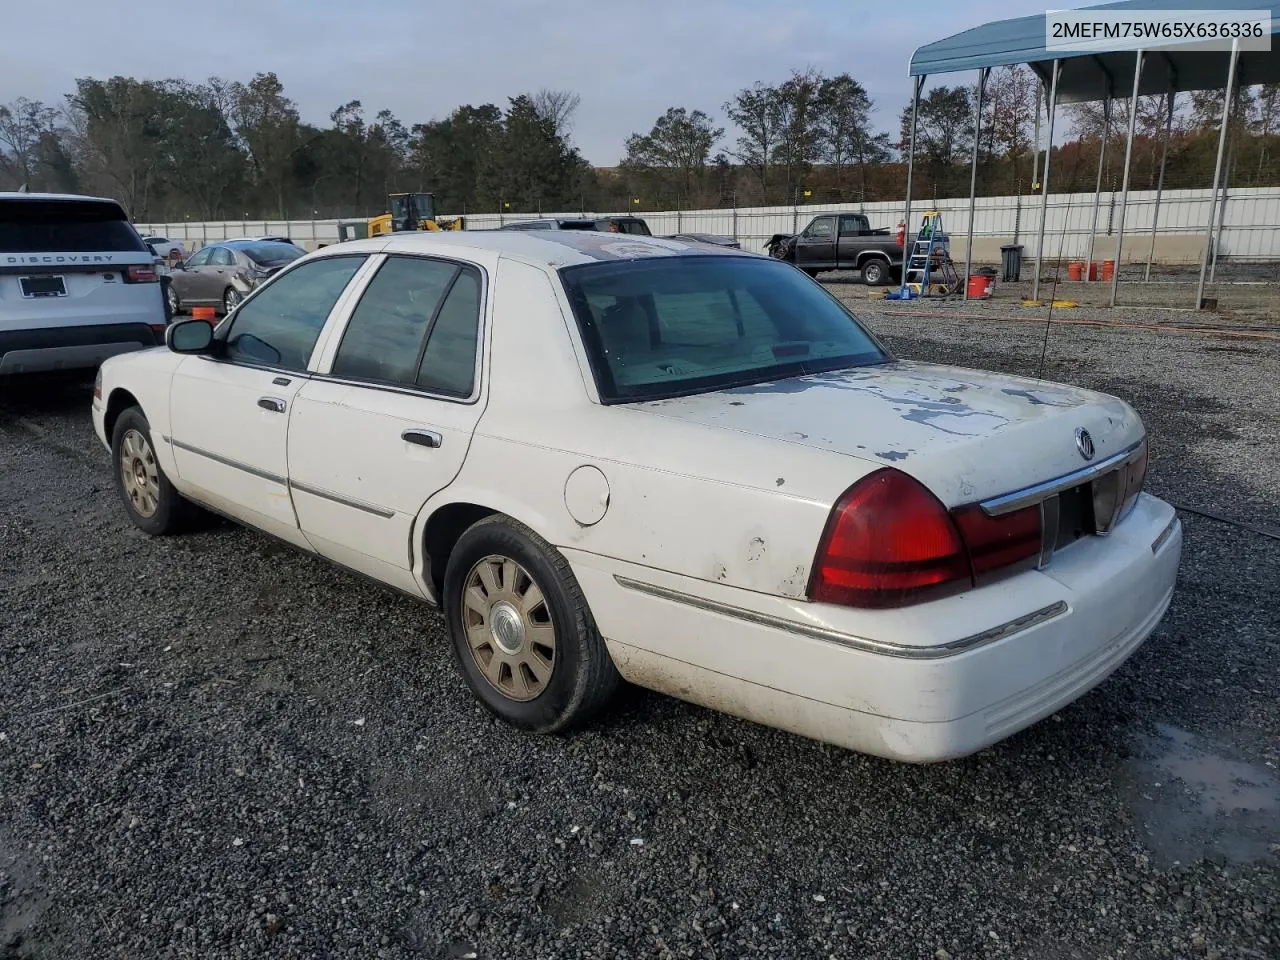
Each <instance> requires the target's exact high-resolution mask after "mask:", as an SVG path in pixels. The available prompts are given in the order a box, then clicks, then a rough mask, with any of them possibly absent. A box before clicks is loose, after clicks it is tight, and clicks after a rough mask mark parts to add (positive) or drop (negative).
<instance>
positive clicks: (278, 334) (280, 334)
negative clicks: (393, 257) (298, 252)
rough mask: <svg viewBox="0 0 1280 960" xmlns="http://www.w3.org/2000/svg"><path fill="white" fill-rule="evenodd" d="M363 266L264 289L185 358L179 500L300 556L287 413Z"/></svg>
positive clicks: (327, 263)
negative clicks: (207, 346)
mask: <svg viewBox="0 0 1280 960" xmlns="http://www.w3.org/2000/svg"><path fill="white" fill-rule="evenodd" d="M366 260H367V257H366V256H364V255H359V254H349V255H342V256H332V257H323V258H319V259H316V260H313V261H310V262H308V263H302V264H300V265H299V266H297V267H296V268H294V269H293V270H290V271H288V272H287V273H282V274H280V276H279V277H278V278H277V279H276V280H275V281H274V282H272V283H270V284H266V285H264V286H263V287H262V288H261V290H260V291H259V292H258V293H257V295H256V296H253V297H251V298H249V299H247V300H246V301H245V302H244V303H243V304H241V306H240V308H239V310H237V311H236V312H235V313H234V314H232V315H231V318H230V321H229V323H224V324H223V325H222V327H220V328H219V330H218V332H217V335H216V339H215V341H214V344H213V348H212V350H211V351H210V354H209V355H199V356H191V357H187V358H186V359H184V360H183V361H182V363H181V364H179V366H178V368H177V370H176V371H175V373H174V376H173V380H172V384H171V387H170V393H169V421H170V436H169V438H168V440H169V442H170V443H171V444H172V447H173V456H174V463H175V465H176V468H177V474H178V481H179V484H180V486H181V489H182V491H183V492H184V493H187V494H188V495H190V496H191V497H193V498H194V499H196V500H199V501H201V502H203V503H205V504H206V505H208V506H211V507H213V508H215V509H217V510H219V511H221V512H223V513H226V514H228V515H230V516H232V517H234V518H236V519H238V520H242V521H244V522H245V523H248V524H250V525H252V526H255V527H258V528H260V529H262V530H265V531H266V532H268V533H271V534H274V535H275V536H278V537H281V538H282V539H284V540H287V541H289V542H291V543H295V544H297V545H299V546H307V542H306V539H305V538H304V537H303V536H302V534H301V532H300V531H299V529H298V521H297V517H296V516H295V514H294V512H293V504H292V501H291V499H290V496H289V488H288V462H287V448H286V440H287V436H288V425H289V411H290V407H291V405H292V403H293V400H294V397H295V396H296V394H297V393H298V390H299V388H300V387H301V386H302V384H303V383H304V382H305V380H306V377H307V375H308V374H307V364H308V362H309V361H310V358H311V356H312V354H313V352H314V351H315V348H316V344H317V341H318V339H319V337H320V334H321V331H322V330H323V329H324V326H325V323H326V321H327V320H328V317H329V315H330V313H331V312H333V310H334V307H335V306H336V305H337V304H338V303H339V302H340V300H341V298H342V296H343V293H344V291H345V290H346V289H347V287H348V285H349V284H350V283H351V281H352V278H353V277H355V276H356V274H357V272H358V271H359V269H360V267H361V266H362V265H364V263H365V262H366Z"/></svg>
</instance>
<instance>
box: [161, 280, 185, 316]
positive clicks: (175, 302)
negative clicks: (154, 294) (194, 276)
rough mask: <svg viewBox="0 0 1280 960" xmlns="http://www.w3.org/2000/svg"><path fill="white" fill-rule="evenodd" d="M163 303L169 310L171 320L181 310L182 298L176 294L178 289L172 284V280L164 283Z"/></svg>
mask: <svg viewBox="0 0 1280 960" xmlns="http://www.w3.org/2000/svg"><path fill="white" fill-rule="evenodd" d="M164 294H165V303H166V305H167V309H168V311H169V319H170V320H172V319H173V318H174V317H176V316H177V315H178V314H180V313H181V312H182V298H181V297H180V296H178V290H177V288H176V287H174V285H173V281H170V282H169V283H167V284H165V291H164Z"/></svg>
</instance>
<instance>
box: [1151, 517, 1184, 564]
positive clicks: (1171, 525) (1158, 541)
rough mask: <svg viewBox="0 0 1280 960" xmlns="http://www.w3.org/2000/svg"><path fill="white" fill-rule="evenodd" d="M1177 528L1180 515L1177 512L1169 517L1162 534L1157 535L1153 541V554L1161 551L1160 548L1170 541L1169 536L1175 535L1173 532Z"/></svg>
mask: <svg viewBox="0 0 1280 960" xmlns="http://www.w3.org/2000/svg"><path fill="white" fill-rule="evenodd" d="M1177 529H1178V515H1177V514H1176V513H1175V514H1174V515H1173V516H1172V517H1171V518H1170V519H1169V522H1168V523H1167V524H1166V525H1165V528H1164V529H1163V530H1161V531H1160V536H1158V537H1156V538H1155V539H1154V540H1152V541H1151V552H1152V553H1153V554H1155V553H1159V552H1160V548H1161V547H1163V546H1164V545H1165V544H1166V543H1168V542H1169V538H1170V537H1172V536H1173V532H1174V531H1175V530H1177Z"/></svg>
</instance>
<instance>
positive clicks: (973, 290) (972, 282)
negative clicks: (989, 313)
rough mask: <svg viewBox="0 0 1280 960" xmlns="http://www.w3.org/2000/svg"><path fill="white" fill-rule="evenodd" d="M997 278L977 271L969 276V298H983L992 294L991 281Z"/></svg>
mask: <svg viewBox="0 0 1280 960" xmlns="http://www.w3.org/2000/svg"><path fill="white" fill-rule="evenodd" d="M994 279H995V278H994V277H992V276H989V275H987V274H985V273H975V274H972V275H970V277H969V299H970V300H982V299H984V298H986V297H989V296H991V281H992V280H994Z"/></svg>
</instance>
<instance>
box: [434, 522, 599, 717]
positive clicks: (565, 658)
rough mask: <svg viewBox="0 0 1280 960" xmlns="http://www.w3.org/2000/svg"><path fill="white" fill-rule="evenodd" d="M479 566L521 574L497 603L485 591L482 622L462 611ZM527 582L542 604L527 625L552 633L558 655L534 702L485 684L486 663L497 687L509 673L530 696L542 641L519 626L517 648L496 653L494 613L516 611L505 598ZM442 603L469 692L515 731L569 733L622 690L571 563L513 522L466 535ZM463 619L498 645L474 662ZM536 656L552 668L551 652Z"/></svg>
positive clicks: (485, 525) (479, 526)
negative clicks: (510, 567)
mask: <svg viewBox="0 0 1280 960" xmlns="http://www.w3.org/2000/svg"><path fill="white" fill-rule="evenodd" d="M491 558H498V559H499V562H496V563H495V562H491ZM482 561H483V562H484V563H485V564H486V565H487V566H488V569H489V574H490V577H491V578H492V577H501V574H502V568H503V567H505V566H506V564H505V563H501V562H500V561H514V563H515V564H516V565H518V567H519V568H523V569H522V570H520V571H517V572H516V575H515V578H514V580H515V582H513V583H506V582H505V579H504V580H502V582H500V587H501V588H502V589H500V590H498V591H497V592H496V593H495V594H493V595H492V597H490V596H488V595H487V594H488V591H487V590H485V592H484V593H483V594H481V595H479V596H478V597H477V599H478V600H480V601H481V605H482V606H483V605H484V604H488V606H487V607H486V608H485V613H484V615H481V612H480V610H478V609H477V608H476V607H475V606H472V607H467V606H466V605H465V604H464V595H465V592H466V590H467V588H468V584H469V582H471V581H472V578H473V574H474V576H475V577H476V578H479V579H480V580H481V581H483V578H482V574H481V569H482V568H481V564H482ZM524 577H527V578H528V580H529V581H531V582H532V583H533V584H534V585H535V586H536V588H537V589H538V590H539V591H540V592H541V597H542V602H541V604H540V605H537V606H535V607H533V608H530V609H531V611H532V612H531V613H530V614H528V616H529V619H528V620H526V621H524V622H525V623H526V624H532V625H533V626H536V627H539V628H545V627H547V626H549V627H551V628H552V629H553V630H554V634H553V637H554V648H553V656H552V657H551V658H550V660H549V663H550V669H549V676H547V677H546V678H545V680H544V681H543V683H544V685H543V686H542V688H541V689H540V690H538V691H537V692H536V694H531V695H530V696H529V697H526V698H519V697H517V696H515V695H514V694H511V693H508V692H504V690H502V689H500V688H499V686H497V685H496V684H495V683H494V682H493V681H491V680H490V679H489V678H488V677H486V675H485V672H484V669H482V666H481V662H482V661H485V660H487V662H488V663H489V664H494V663H495V660H496V661H497V663H496V664H495V666H494V669H495V671H496V672H497V673H498V675H499V680H501V679H502V678H503V676H504V671H505V677H506V678H507V681H508V683H509V684H511V685H513V686H524V687H525V688H526V692H528V690H529V688H530V686H531V685H530V684H529V682H528V681H529V679H530V678H534V674H532V673H530V672H523V671H527V669H528V668H527V666H526V665H527V664H528V663H529V662H530V661H529V656H530V655H531V652H532V651H534V649H535V647H537V646H538V645H537V641H534V640H532V639H531V638H528V637H526V634H525V631H526V629H527V628H526V627H524V626H522V627H521V628H520V639H519V644H518V648H517V649H516V650H515V651H514V652H508V653H506V654H505V655H504V652H503V651H502V650H501V649H500V648H499V646H498V644H499V643H500V642H502V641H501V639H500V635H501V631H500V629H499V626H495V624H496V623H497V620H496V618H495V611H497V610H498V608H499V607H500V606H501V605H502V604H504V603H506V604H507V606H508V607H509V608H511V609H512V610H514V609H515V606H514V604H513V603H508V602H507V600H506V599H504V598H505V597H508V596H510V595H511V594H513V593H516V592H519V590H520V587H521V585H523V579H524ZM476 588H479V589H484V588H483V585H482V582H481V583H476V584H475V585H474V586H473V589H476ZM526 589H527V588H526ZM443 600H444V614H445V622H446V623H447V624H448V625H449V636H450V640H451V646H452V648H453V655H454V660H455V662H456V663H457V665H458V669H459V670H460V671H461V672H462V676H463V678H464V679H465V680H466V682H467V686H469V687H470V688H471V692H472V693H473V694H475V697H476V699H477V700H479V701H480V702H481V704H483V705H484V706H485V708H486V709H488V710H489V711H490V712H491V713H493V714H495V715H496V716H498V717H500V718H502V719H503V720H505V721H506V722H507V723H509V724H511V725H512V726H515V727H518V728H520V729H523V730H531V731H534V732H537V733H558V732H560V731H562V730H567V729H569V728H570V727H573V726H577V725H579V724H581V723H582V722H583V721H585V720H587V719H588V718H590V717H591V716H592V715H593V714H594V713H596V712H597V711H598V710H599V709H600V707H601V706H603V705H604V704H605V703H606V702H607V701H608V700H609V698H610V697H611V696H612V694H613V693H614V691H615V690H616V689H617V687H618V684H619V682H620V677H619V676H618V671H617V668H616V667H614V665H613V661H612V660H611V659H610V658H609V652H608V650H607V649H606V648H605V644H604V640H603V639H602V638H601V636H600V633H599V631H598V630H597V629H596V623H595V619H594V618H593V617H592V616H591V610H590V608H589V607H588V606H587V601H586V599H585V598H584V597H583V595H582V589H581V588H580V587H579V586H578V581H577V579H576V578H575V577H574V575H573V571H572V570H571V569H570V568H569V564H568V562H567V561H566V560H565V559H564V557H563V556H561V555H560V554H559V553H558V552H557V551H556V550H555V548H554V547H552V546H551V545H550V544H549V543H547V542H546V541H545V540H543V539H542V538H541V537H539V536H538V535H537V534H536V533H534V532H533V531H532V530H530V529H529V528H528V527H526V526H524V525H523V524H521V523H518V522H516V521H515V520H512V519H511V518H510V517H504V516H497V515H495V516H491V517H486V518H485V519H484V520H481V521H479V522H477V523H475V524H474V525H472V526H471V527H470V528H469V529H467V530H466V532H464V533H463V534H462V536H461V537H460V538H459V539H458V542H457V544H456V545H455V546H454V548H453V550H452V552H451V553H450V555H449V562H448V565H447V567H446V568H445V577H444V597H443ZM517 616H518V614H517ZM464 617H465V618H466V619H467V620H468V621H470V622H471V625H472V627H473V629H475V630H477V631H479V632H480V633H481V634H482V635H483V634H485V633H486V632H487V633H489V634H490V635H491V636H492V637H493V639H492V640H491V641H488V642H487V647H478V648H477V651H476V652H475V653H474V654H473V652H472V646H471V643H470V642H469V641H468V636H467V624H466V623H465V622H464ZM535 618H536V619H535ZM505 639H506V640H507V641H508V642H510V641H511V639H512V638H511V637H510V636H507V637H505ZM513 646H517V645H516V644H513ZM539 649H540V650H541V651H543V652H539V653H538V656H539V657H540V661H539V662H541V663H546V662H548V659H547V657H546V656H545V649H546V648H539ZM518 657H523V658H524V659H523V661H521V662H520V663H517V664H516V666H515V668H514V669H515V671H519V672H522V679H518V680H517V678H516V676H515V674H514V673H513V670H512V667H511V663H512V661H513V660H514V659H516V658H518ZM504 663H505V664H506V666H504ZM535 679H536V678H535Z"/></svg>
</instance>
